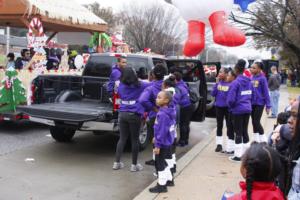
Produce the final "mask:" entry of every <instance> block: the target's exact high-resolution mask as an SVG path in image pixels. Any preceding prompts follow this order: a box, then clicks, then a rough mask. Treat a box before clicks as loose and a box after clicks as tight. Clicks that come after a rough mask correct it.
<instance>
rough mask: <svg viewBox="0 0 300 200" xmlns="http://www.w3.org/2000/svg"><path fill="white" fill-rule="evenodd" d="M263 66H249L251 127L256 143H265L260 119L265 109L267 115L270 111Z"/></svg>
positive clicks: (260, 63) (259, 64) (257, 64)
mask: <svg viewBox="0 0 300 200" xmlns="http://www.w3.org/2000/svg"><path fill="white" fill-rule="evenodd" d="M263 68H264V65H263V63H262V62H255V63H254V64H253V65H252V66H251V73H252V75H253V76H252V78H251V81H252V85H253V94H252V113H251V119H252V125H253V140H254V141H256V142H267V137H266V136H265V131H264V128H263V126H262V125H261V123H260V121H261V117H262V114H263V112H264V108H265V107H266V112H267V114H269V112H270V110H271V103H270V95H269V88H268V81H267V78H266V77H265V76H264V75H263V74H262V71H263Z"/></svg>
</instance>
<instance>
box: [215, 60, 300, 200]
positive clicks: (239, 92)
mask: <svg viewBox="0 0 300 200" xmlns="http://www.w3.org/2000/svg"><path fill="white" fill-rule="evenodd" d="M245 65H246V62H245V61H243V60H239V61H238V63H237V64H236V66H235V68H234V69H233V70H232V69H227V68H221V70H220V72H219V75H218V82H217V83H216V85H215V87H214V89H213V91H212V96H214V97H215V98H216V102H215V106H216V118H217V135H216V145H217V146H216V149H215V151H216V152H221V153H224V154H228V155H232V156H230V157H229V160H231V161H235V162H240V161H241V174H242V176H243V177H244V178H245V182H241V183H240V187H241V189H242V192H241V193H240V194H237V195H235V196H233V197H231V198H229V199H230V200H239V199H247V200H251V199H252V200H260V199H264V200H269V199H270V200H271V199H278V200H281V199H288V200H296V199H300V190H299V189H300V179H299V174H300V159H299V157H300V139H299V138H300V134H299V132H300V120H299V119H300V118H299V115H300V113H299V98H298V99H296V98H290V103H289V105H288V106H287V107H286V108H285V110H284V112H281V113H279V114H278V101H279V94H280V93H279V87H280V84H281V78H280V75H279V74H278V72H277V68H276V67H272V68H271V71H272V75H271V76H270V77H269V79H268V80H267V78H266V76H265V74H264V73H263V69H264V66H263V63H261V62H255V63H254V64H252V66H251V69H250V71H251V74H252V76H251V77H250V78H249V77H246V76H245V75H243V72H244V70H245ZM264 110H266V113H267V114H268V115H269V114H270V116H269V117H270V118H277V123H276V125H275V126H274V130H273V131H272V132H271V134H269V135H268V137H267V135H266V133H265V130H264V128H263V126H262V125H261V122H260V121H261V117H262V114H263V112H264ZM250 116H251V119H252V125H253V135H252V138H253V142H252V144H251V145H250V138H249V134H248V124H249V119H250ZM224 119H225V121H226V126H227V138H226V140H225V141H224V140H223V137H222V136H223V133H222V131H223V121H224ZM224 142H225V143H226V148H224V144H225V143H224ZM223 143H224V144H223Z"/></svg>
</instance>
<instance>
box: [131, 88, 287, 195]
mask: <svg viewBox="0 0 300 200" xmlns="http://www.w3.org/2000/svg"><path fill="white" fill-rule="evenodd" d="M288 96H289V95H288V92H287V88H286V87H284V88H282V89H281V93H280V101H279V112H281V111H282V110H283V109H284V107H285V106H286V105H287V104H288ZM275 123H276V120H275V119H269V118H267V116H266V114H265V113H264V115H263V117H262V125H263V126H264V129H265V133H266V134H268V133H269V132H270V131H271V130H272V129H273V125H274V124H275ZM251 133H253V130H252V124H251V119H250V124H249V136H250V137H251V136H252V135H251ZM215 146H216V145H215V131H214V132H213V133H211V134H210V135H209V136H207V138H206V139H204V140H203V141H201V142H200V143H199V144H197V145H196V146H195V147H194V148H193V149H192V150H191V151H189V152H188V153H187V154H186V155H185V156H184V157H182V158H181V159H180V160H179V161H178V162H177V165H178V172H177V174H176V178H175V187H169V188H168V193H165V194H159V195H156V194H151V193H150V192H149V191H148V189H149V187H152V186H154V185H156V181H155V182H153V183H152V184H151V185H150V186H149V187H148V188H146V189H145V190H144V191H143V192H141V193H140V194H139V195H138V196H137V197H136V198H135V200H150V199H155V200H166V199H170V200H196V199H199V200H221V198H222V196H223V193H224V191H225V190H227V189H228V190H230V191H233V192H235V193H238V192H239V191H240V189H239V186H238V184H239V181H241V180H243V178H242V177H241V175H240V164H239V163H234V162H231V161H229V160H228V156H226V155H223V154H221V153H215V152H214V149H215Z"/></svg>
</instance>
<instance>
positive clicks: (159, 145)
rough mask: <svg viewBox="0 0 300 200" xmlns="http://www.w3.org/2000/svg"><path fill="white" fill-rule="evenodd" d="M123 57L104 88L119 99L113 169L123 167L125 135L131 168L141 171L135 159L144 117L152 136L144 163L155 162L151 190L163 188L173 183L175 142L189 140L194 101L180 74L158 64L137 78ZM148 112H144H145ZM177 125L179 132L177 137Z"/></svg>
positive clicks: (159, 190)
mask: <svg viewBox="0 0 300 200" xmlns="http://www.w3.org/2000/svg"><path fill="white" fill-rule="evenodd" d="M126 64H127V61H126V58H125V57H119V58H118V62H117V64H116V65H115V66H113V68H112V72H111V75H110V81H109V83H108V85H107V91H108V92H109V93H110V94H111V96H112V97H113V96H114V95H116V94H117V95H118V96H119V97H120V99H121V101H120V108H119V128H120V138H119V141H118V144H117V149H116V157H115V162H114V163H113V169H114V170H119V169H122V168H123V167H124V164H123V163H122V162H121V156H122V152H123V149H124V146H125V144H126V140H127V138H128V137H130V139H131V148H132V164H131V167H130V171H131V172H137V171H141V170H142V169H143V166H142V165H141V164H139V163H138V161H137V160H138V152H139V141H138V140H139V133H140V130H139V128H138V127H141V126H142V123H143V121H145V120H147V123H148V131H149V132H150V135H151V136H152V137H153V140H152V141H153V158H152V159H151V160H149V161H146V164H149V165H154V166H155V170H156V173H155V174H156V175H157V177H158V183H157V185H156V186H155V187H153V188H151V189H150V192H153V193H160V192H166V191H167V186H174V180H173V174H174V173H175V172H176V156H175V149H176V146H180V147H184V146H186V145H188V144H189V132H190V127H189V126H190V120H191V117H192V113H193V111H194V105H193V103H192V102H191V100H190V97H189V88H188V86H187V85H186V83H185V82H184V81H183V80H182V74H181V73H180V72H178V71H174V72H173V73H172V74H169V75H168V74H167V73H168V70H167V68H166V67H165V66H164V65H163V64H157V65H156V66H155V67H154V68H153V70H152V71H151V73H150V75H149V81H143V80H139V79H138V77H137V74H136V72H135V70H134V69H133V68H130V67H126ZM145 113H147V115H145ZM177 126H179V130H180V135H179V140H178V141H177Z"/></svg>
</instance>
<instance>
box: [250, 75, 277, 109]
mask: <svg viewBox="0 0 300 200" xmlns="http://www.w3.org/2000/svg"><path fill="white" fill-rule="evenodd" d="M251 82H252V85H253V95H252V105H259V106H265V105H266V107H267V108H271V107H272V106H271V103H270V95H269V88H268V82H267V79H266V77H265V76H264V75H263V74H259V75H255V76H252V80H251Z"/></svg>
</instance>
